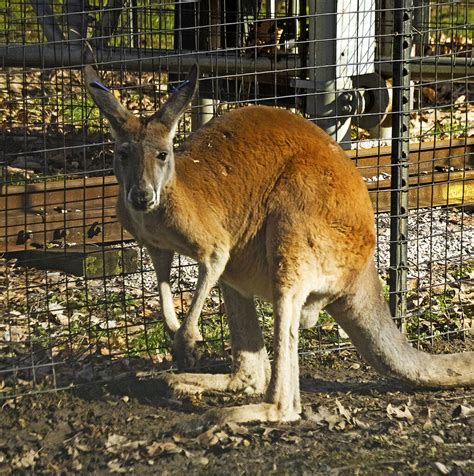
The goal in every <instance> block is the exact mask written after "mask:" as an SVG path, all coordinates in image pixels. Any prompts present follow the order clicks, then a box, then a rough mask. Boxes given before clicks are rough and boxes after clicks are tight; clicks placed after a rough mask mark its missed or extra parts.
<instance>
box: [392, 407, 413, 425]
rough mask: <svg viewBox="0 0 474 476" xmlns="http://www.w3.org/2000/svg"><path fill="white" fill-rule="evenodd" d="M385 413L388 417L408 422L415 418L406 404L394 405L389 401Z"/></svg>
mask: <svg viewBox="0 0 474 476" xmlns="http://www.w3.org/2000/svg"><path fill="white" fill-rule="evenodd" d="M387 415H388V417H389V418H390V419H393V418H397V419H398V420H405V421H407V422H408V423H413V421H414V420H415V419H414V418H413V415H412V414H411V411H410V409H409V408H408V406H407V405H403V407H396V406H394V405H392V404H391V403H389V404H388V405H387Z"/></svg>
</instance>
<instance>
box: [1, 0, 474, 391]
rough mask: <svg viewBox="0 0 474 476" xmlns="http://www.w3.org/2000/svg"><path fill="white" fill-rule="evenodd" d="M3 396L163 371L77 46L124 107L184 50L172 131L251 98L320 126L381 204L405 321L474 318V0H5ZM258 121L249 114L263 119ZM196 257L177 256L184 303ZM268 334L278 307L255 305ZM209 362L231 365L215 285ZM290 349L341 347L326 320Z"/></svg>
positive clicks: (143, 94) (177, 67)
mask: <svg viewBox="0 0 474 476" xmlns="http://www.w3.org/2000/svg"><path fill="white" fill-rule="evenodd" d="M0 12H1V13H0V19H1V28H0V52H1V53H0V59H1V66H2V70H1V71H0V83H1V95H0V108H1V140H2V156H1V159H0V160H1V167H0V171H1V177H0V200H1V203H2V208H1V210H2V211H1V212H0V230H1V231H0V248H1V249H0V252H1V253H2V261H1V263H0V266H1V268H2V272H1V275H0V279H1V282H0V286H1V295H0V306H1V314H0V392H1V393H2V394H3V395H4V396H6V397H8V396H14V395H21V394H25V393H29V392H38V391H47V390H51V389H58V388H63V387H67V386H70V385H72V384H80V383H82V382H90V381H97V380H104V379H105V380H106V379H110V378H113V377H114V376H116V375H117V374H123V373H128V372H131V371H134V372H136V371H140V370H144V369H148V368H151V367H152V366H153V367H154V368H158V369H163V370H165V369H168V368H170V367H172V365H173V364H172V358H171V355H170V350H169V349H170V343H171V341H170V338H169V337H168V336H167V334H166V332H165V330H164V328H163V322H162V319H161V315H160V303H159V299H158V291H157V289H156V280H155V273H154V270H153V266H152V263H151V260H150V258H149V256H148V255H147V253H146V251H145V250H144V249H140V248H139V247H138V246H137V245H136V243H134V241H133V240H132V237H131V236H130V235H128V234H127V233H126V232H125V231H124V230H123V229H122V228H121V226H120V224H119V223H118V221H117V216H116V211H115V199H116V193H117V185H116V181H115V178H114V176H113V169H112V149H113V144H112V139H111V136H110V133H109V128H108V125H107V123H105V122H104V121H103V119H102V118H101V116H100V115H99V112H98V110H97V108H96V107H95V106H94V103H93V102H92V100H91V98H90V97H89V96H88V95H87V94H86V92H85V88H84V81H83V71H82V64H83V59H82V58H83V52H84V39H86V38H87V39H88V41H89V43H90V45H91V46H92V47H93V49H94V51H95V55H96V58H97V63H98V66H99V68H100V69H101V71H102V75H103V78H104V84H107V86H108V87H109V88H110V89H111V91H112V92H113V94H114V95H116V96H117V97H119V98H120V100H121V101H122V103H123V104H124V105H126V107H127V108H128V109H129V110H131V111H133V112H134V113H136V114H140V115H143V116H146V115H149V114H151V113H152V111H155V110H156V109H157V108H159V106H160V104H162V103H163V102H164V100H165V99H166V97H167V95H168V91H169V90H170V87H173V86H176V85H178V84H179V83H180V82H181V81H182V79H183V78H184V77H185V74H186V72H187V71H188V69H189V68H190V66H191V65H192V64H194V63H198V64H199V65H200V70H201V78H200V81H199V94H198V97H197V99H196V100H195V101H194V102H193V106H192V108H191V110H190V113H189V114H188V115H186V116H185V120H184V121H182V123H181V124H180V129H179V130H180V134H179V140H180V141H181V140H182V139H184V138H185V137H186V136H187V135H188V134H189V133H190V132H191V131H192V130H194V129H196V128H198V127H200V126H202V125H203V124H205V123H206V122H207V121H208V120H210V119H211V118H212V117H213V116H215V115H217V114H224V113H225V112H226V111H227V110H229V109H231V108H235V107H240V106H245V105H250V104H267V105H271V106H274V107H284V108H287V109H290V110H291V111H293V112H294V113H295V114H300V115H304V116H305V117H307V118H309V119H311V120H313V121H315V122H317V123H318V124H319V125H321V127H323V128H324V129H325V130H326V131H327V132H328V133H329V134H331V135H332V136H333V137H335V138H336V139H337V140H338V141H339V142H340V143H341V145H342V146H343V147H344V148H345V149H347V153H348V155H349V156H350V157H351V158H352V159H353V160H354V161H355V162H356V164H357V166H358V168H359V170H360V172H361V174H362V175H363V177H364V180H365V181H366V183H367V187H368V188H369V190H370V192H371V198H372V201H373V204H374V208H375V211H376V216H375V223H376V226H377V231H378V246H377V253H376V260H377V264H378V268H379V271H380V274H381V276H382V278H383V279H384V280H385V281H386V289H387V299H389V300H390V304H391V308H392V312H393V315H394V317H396V318H397V319H398V320H399V321H400V323H401V325H402V327H403V329H404V331H405V332H408V333H409V335H410V337H411V338H412V339H414V340H417V341H418V345H428V344H429V343H430V342H431V341H432V340H433V339H434V338H436V337H439V336H443V337H444V338H453V339H454V338H455V339H458V338H465V337H466V336H467V335H468V332H469V329H470V328H472V316H473V296H474V294H473V293H474V290H473V286H472V278H473V273H474V260H473V257H472V246H473V237H474V230H473V217H472V205H473V204H474V183H473V171H472V165H473V161H474V152H473V151H474V91H473V88H474V59H473V44H472V43H473V31H474V25H473V23H474V5H473V4H472V3H471V2H470V1H466V2H462V1H456V0H452V1H444V0H439V1H425V0H417V1H413V2H411V1H390V0H386V1H382V0H379V1H375V0H359V1H351V0H339V1H335V2H332V1H321V0H300V1H298V2H296V1H295V0H271V1H268V2H259V1H239V0H221V1H216V0H201V1H197V2H189V1H186V2H185V1H183V2H177V3H174V2H173V1H168V0H166V1H163V2H161V3H160V2H151V1H139V0H131V1H129V2H124V1H122V0H119V1H116V0H109V1H108V2H103V1H92V0H91V1H86V0H63V1H60V2H52V1H51V0H32V1H30V2H28V1H19V0H2V1H1V2H0ZM255 128H256V130H257V131H258V124H255ZM196 280H197V270H196V267H195V266H194V265H193V263H192V262H190V261H189V260H188V259H187V258H185V257H179V256H176V258H175V262H174V265H173V269H172V281H173V289H172V290H173V293H174V304H175V308H176V310H177V312H178V314H179V315H181V316H183V315H185V313H186V311H187V309H188V307H189V304H190V302H191V297H192V293H193V290H194V288H195V285H196ZM259 313H260V317H261V323H262V326H263V327H264V328H265V329H268V332H267V333H266V335H267V336H268V337H270V336H271V328H272V322H271V315H272V311H271V307H269V306H268V305H267V304H266V303H264V302H261V303H259ZM201 328H202V333H203V337H204V343H203V355H204V357H203V363H202V365H206V364H209V365H210V364H211V363H216V362H218V363H219V362H226V361H227V360H228V349H227V346H228V342H227V337H228V331H227V323H226V319H225V309H224V306H223V303H222V300H221V297H220V291H219V289H218V288H216V289H214V290H213V291H212V293H211V295H210V296H209V298H208V300H207V303H206V306H205V309H204V312H203V315H202V317H201ZM300 345H301V352H302V353H305V354H309V355H315V354H318V353H326V352H329V351H332V350H336V349H341V348H343V347H347V346H349V345H350V342H349V341H348V340H347V336H346V335H345V334H344V333H343V332H342V331H341V330H340V329H338V327H337V326H336V325H335V323H334V322H333V321H332V320H331V318H330V317H329V316H328V315H326V314H325V313H323V314H322V315H321V317H320V320H319V323H318V324H317V326H316V327H315V328H313V329H309V330H305V331H302V332H301V339H300Z"/></svg>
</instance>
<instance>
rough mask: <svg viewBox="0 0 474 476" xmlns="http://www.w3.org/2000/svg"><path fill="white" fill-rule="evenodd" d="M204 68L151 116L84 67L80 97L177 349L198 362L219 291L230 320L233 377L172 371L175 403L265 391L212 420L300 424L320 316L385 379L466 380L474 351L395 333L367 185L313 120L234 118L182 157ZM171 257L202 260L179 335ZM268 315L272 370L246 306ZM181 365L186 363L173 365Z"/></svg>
mask: <svg viewBox="0 0 474 476" xmlns="http://www.w3.org/2000/svg"><path fill="white" fill-rule="evenodd" d="M197 78H198V70H197V67H193V68H192V69H191V70H190V73H189V75H188V78H187V80H186V81H185V83H184V85H183V86H182V87H181V88H180V89H179V90H178V91H176V92H175V93H174V94H172V95H171V96H170V97H169V99H168V101H167V102H166V103H165V104H164V105H163V107H162V108H161V109H160V110H159V111H157V112H156V113H154V114H153V115H152V116H151V117H149V118H148V119H146V120H145V119H142V120H140V119H138V118H137V117H135V116H134V115H132V114H131V113H130V112H128V111H127V110H126V109H125V108H124V107H123V106H122V105H121V104H120V103H119V101H118V100H117V99H116V98H115V97H114V96H113V95H112V94H111V93H110V92H108V90H107V89H106V88H105V87H104V86H102V85H101V83H100V80H99V78H98V76H97V74H96V72H95V70H94V69H93V68H92V66H86V68H85V80H86V82H87V87H88V90H89V92H90V94H91V96H92V98H93V100H94V101H95V103H96V104H97V106H98V107H99V109H100V110H101V112H102V113H103V114H104V115H105V117H106V118H107V119H108V120H109V122H110V125H111V127H112V131H113V135H114V137H115V140H116V143H115V156H114V169H115V174H116V176H117V180H118V182H119V189H120V191H119V196H118V201H117V210H118V216H119V218H120V220H121V222H122V223H123V225H124V227H125V228H126V229H127V230H128V231H130V232H131V233H132V234H133V235H134V236H135V237H136V239H137V240H138V242H139V243H141V244H142V245H144V246H145V247H146V248H147V249H148V251H149V252H150V254H151V256H152V259H153V262H154V264H155V266H156V272H157V277H158V282H159V291H160V296H161V299H162V307H163V310H164V315H165V320H166V322H167V326H168V328H169V329H170V330H171V331H172V332H176V335H177V340H176V341H175V349H176V350H178V351H179V346H181V345H182V346H184V347H186V348H187V351H189V353H191V354H192V352H193V345H194V343H195V341H196V340H197V339H198V338H199V331H198V328H197V320H198V317H199V314H200V312H201V309H202V305H203V302H204V299H205V298H206V296H207V294H208V292H209V290H210V288H211V287H212V286H213V285H215V284H216V283H217V281H219V283H220V285H221V288H222V292H223V297H224V301H225V308H226V313H227V315H228V319H229V327H230V337H231V349H232V358H233V367H232V371H231V373H230V374H228V375H227V374H226V375H207V374H197V373H182V374H172V375H169V376H168V377H166V380H167V383H168V385H169V386H170V387H171V388H172V389H173V390H175V391H176V392H178V393H179V392H180V393H195V392H213V391H240V392H248V393H264V401H263V402H261V403H257V404H252V405H243V406H235V407H230V408H223V409H214V410H211V411H210V412H208V413H207V414H206V415H205V416H204V417H203V418H204V419H206V421H213V422H229V421H236V422H247V421H294V420H297V419H298V418H299V417H300V413H301V402H300V389H299V370H298V329H299V328H300V326H303V325H304V326H306V325H313V324H314V323H315V319H316V316H317V315H318V313H319V311H320V310H322V309H326V310H327V311H328V312H329V313H330V314H331V315H332V316H333V317H334V318H335V320H336V321H337V322H338V323H339V324H340V325H341V326H342V328H343V329H344V330H345V331H346V333H347V334H348V335H349V337H350V338H351V339H352V342H353V343H354V345H355V346H356V348H357V349H358V351H359V352H360V354H361V355H362V356H363V357H364V358H365V359H366V360H367V362H369V363H370V364H371V365H372V366H373V367H374V368H375V369H377V370H378V371H379V372H381V373H382V374H383V375H385V376H390V377H394V378H396V379H399V380H401V381H404V382H408V383H410V384H414V385H417V386H428V387H431V386H436V387H451V386H456V385H469V384H473V383H474V352H465V353H458V354H449V355H430V354H428V353H425V352H421V351H418V350H416V349H414V348H413V347H411V345H410V344H409V343H408V341H407V339H406V338H405V337H404V336H403V335H402V334H401V333H400V332H399V331H398V329H397V327H396V326H395V324H394V322H393V320H392V318H391V315H390V311H389V308H388V305H387V303H386V302H385V300H384V297H383V289H382V285H381V283H380V279H379V277H378V274H377V271H376V268H375V264H374V259H373V252H374V247H375V227H374V215H373V209H372V205H371V201H370V199H369V194H368V191H367V188H366V186H365V184H364V182H363V180H362V178H361V176H360V174H359V173H358V171H357V169H356V168H355V166H354V165H353V163H352V162H351V161H350V160H349V159H348V158H347V157H346V155H345V153H344V151H343V150H342V149H341V148H340V147H339V145H338V144H337V143H336V142H335V141H334V140H333V139H332V138H331V137H329V136H328V135H327V134H326V133H325V132H324V131H323V130H321V129H320V128H319V127H317V126H316V125H315V124H313V123H312V122H310V121H308V120H307V119H304V118H302V117H299V116H296V115H294V114H292V113H290V112H288V111H285V110H282V109H276V108H271V107H263V106H251V107H243V108H240V109H235V110H233V111H231V112H228V113H227V114H224V115H223V116H221V117H217V118H215V119H213V120H212V121H211V122H210V123H208V124H207V125H205V126H204V127H202V128H201V129H199V130H198V131H196V132H194V133H193V134H191V136H190V137H189V138H188V139H187V140H186V141H185V142H184V143H183V144H182V145H181V146H180V147H179V148H178V149H177V150H176V151H174V150H173V138H174V135H175V132H176V128H177V124H178V121H179V120H180V118H181V117H182V115H183V114H184V111H185V110H186V108H187V106H188V105H189V103H190V101H191V100H192V98H193V96H194V94H195V92H196V88H197ZM173 252H178V253H181V254H184V255H187V256H189V257H191V258H193V259H195V260H196V261H197V262H198V263H199V277H198V283H197V289H196V292H195V295H194V299H193V301H192V303H191V307H190V310H189V313H188V315H187V316H186V318H185V320H184V322H183V324H182V325H181V327H179V322H178V320H177V319H176V316H175V315H174V310H173V307H172V302H171V293H170V288H169V267H170V262H171V257H172V254H173ZM255 296H259V297H261V298H263V299H265V300H267V301H269V302H271V303H272V304H273V310H274V338H273V351H274V359H273V362H272V365H271V367H270V363H269V359H268V356H267V353H266V350H265V346H264V341H263V338H262V333H261V329H260V326H259V323H258V320H257V315H256V311H255V304H254V297H255ZM183 356H184V357H186V353H185V354H182V355H181V357H182V358H184V357H183Z"/></svg>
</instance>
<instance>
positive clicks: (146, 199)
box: [128, 185, 155, 211]
mask: <svg viewBox="0 0 474 476" xmlns="http://www.w3.org/2000/svg"><path fill="white" fill-rule="evenodd" d="M128 201H129V202H130V203H131V204H132V206H133V207H134V208H135V209H136V210H140V211H146V210H149V209H150V208H151V207H152V206H153V205H154V204H155V193H154V191H153V189H152V188H151V187H137V186H136V185H134V186H133V187H132V188H131V189H130V191H129V193H128Z"/></svg>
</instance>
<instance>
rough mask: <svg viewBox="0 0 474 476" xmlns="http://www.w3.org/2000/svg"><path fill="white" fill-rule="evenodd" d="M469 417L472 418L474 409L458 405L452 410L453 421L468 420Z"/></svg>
mask: <svg viewBox="0 0 474 476" xmlns="http://www.w3.org/2000/svg"><path fill="white" fill-rule="evenodd" d="M470 416H474V407H470V406H467V405H458V406H457V407H456V408H455V409H454V410H453V418H454V419H461V418H468V417H470Z"/></svg>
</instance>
